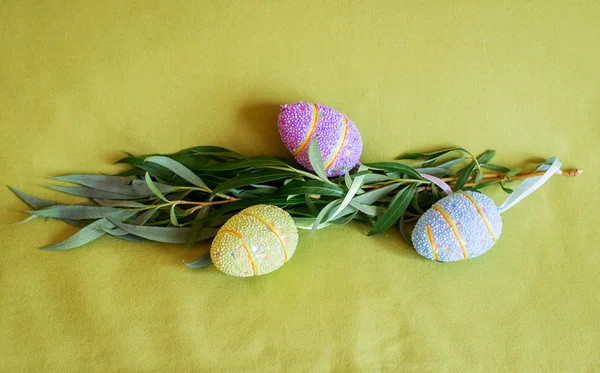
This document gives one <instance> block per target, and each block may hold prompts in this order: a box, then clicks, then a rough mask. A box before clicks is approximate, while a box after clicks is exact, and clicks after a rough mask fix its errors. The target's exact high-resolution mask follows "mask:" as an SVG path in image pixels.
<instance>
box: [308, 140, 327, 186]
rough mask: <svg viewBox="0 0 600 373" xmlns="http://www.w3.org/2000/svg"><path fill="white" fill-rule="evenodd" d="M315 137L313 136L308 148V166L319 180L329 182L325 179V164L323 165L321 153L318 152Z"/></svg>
mask: <svg viewBox="0 0 600 373" xmlns="http://www.w3.org/2000/svg"><path fill="white" fill-rule="evenodd" d="M317 137H318V136H315V137H314V138H313V139H312V140H311V142H310V145H309V147H308V160H309V161H310V165H311V166H312V168H313V170H314V172H315V173H316V174H317V175H318V176H319V177H320V178H321V179H323V181H326V182H329V178H328V177H327V171H326V170H325V163H323V156H322V155H321V151H320V150H319V144H318V142H317Z"/></svg>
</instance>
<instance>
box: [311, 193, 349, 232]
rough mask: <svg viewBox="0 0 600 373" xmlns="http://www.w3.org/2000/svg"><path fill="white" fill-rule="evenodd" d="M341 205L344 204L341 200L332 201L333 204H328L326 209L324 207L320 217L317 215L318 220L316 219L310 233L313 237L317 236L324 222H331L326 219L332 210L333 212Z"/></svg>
mask: <svg viewBox="0 0 600 373" xmlns="http://www.w3.org/2000/svg"><path fill="white" fill-rule="evenodd" d="M341 203H342V200H341V199H336V200H335V201H332V202H330V203H328V204H327V205H326V206H325V207H323V209H322V210H321V211H320V212H319V215H317V218H316V219H315V221H314V223H313V225H312V229H311V232H310V234H311V235H313V234H315V232H316V231H317V229H319V226H320V225H321V222H322V221H324V222H325V223H328V222H329V219H325V216H326V215H327V214H328V213H329V212H330V211H331V210H333V209H334V208H335V207H336V206H338V205H340V204H341Z"/></svg>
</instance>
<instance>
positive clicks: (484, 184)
mask: <svg viewBox="0 0 600 373" xmlns="http://www.w3.org/2000/svg"><path fill="white" fill-rule="evenodd" d="M499 183H500V182H499V181H497V180H495V181H486V182H484V183H480V184H477V185H473V186H472V188H473V189H474V190H479V189H483V188H487V187H489V186H492V185H496V184H499Z"/></svg>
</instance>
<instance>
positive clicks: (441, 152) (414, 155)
mask: <svg viewBox="0 0 600 373" xmlns="http://www.w3.org/2000/svg"><path fill="white" fill-rule="evenodd" d="M458 149H460V148H456V147H455V148H448V149H443V150H436V151H434V152H429V153H408V154H404V155H401V156H399V157H397V158H396V159H419V158H427V157H438V156H441V155H444V154H446V153H448V152H451V151H454V150H458Z"/></svg>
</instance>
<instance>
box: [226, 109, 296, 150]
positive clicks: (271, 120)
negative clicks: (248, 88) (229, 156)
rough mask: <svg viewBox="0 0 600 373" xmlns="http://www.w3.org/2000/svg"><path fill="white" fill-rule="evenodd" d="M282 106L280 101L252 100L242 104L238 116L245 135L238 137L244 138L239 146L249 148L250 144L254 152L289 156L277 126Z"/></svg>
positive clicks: (241, 129)
mask: <svg viewBox="0 0 600 373" xmlns="http://www.w3.org/2000/svg"><path fill="white" fill-rule="evenodd" d="M280 107H281V104H280V103H279V102H251V103H248V104H244V105H242V107H241V108H240V109H239V112H238V117H239V120H240V122H241V123H242V124H243V126H241V128H240V132H242V133H243V136H239V137H236V139H242V140H243V142H244V143H243V144H239V148H248V146H249V145H250V146H251V147H252V149H253V151H254V153H259V154H268V155H271V156H277V157H289V152H288V150H287V149H286V147H285V145H283V142H281V139H280V137H279V128H278V127H277V117H278V116H279V110H280ZM234 141H239V140H234Z"/></svg>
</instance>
